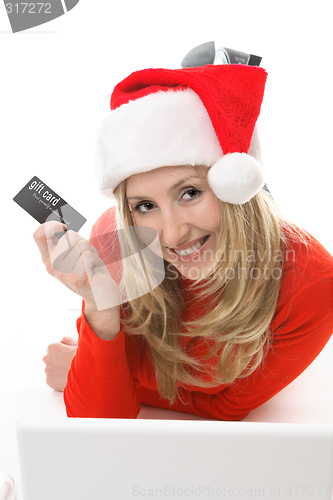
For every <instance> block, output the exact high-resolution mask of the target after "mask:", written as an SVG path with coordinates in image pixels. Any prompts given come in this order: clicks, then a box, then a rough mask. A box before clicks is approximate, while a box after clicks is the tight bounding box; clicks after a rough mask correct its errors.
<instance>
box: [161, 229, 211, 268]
mask: <svg viewBox="0 0 333 500" xmlns="http://www.w3.org/2000/svg"><path fill="white" fill-rule="evenodd" d="M204 238H206V241H205V242H204V243H203V244H202V245H201V247H199V248H198V249H197V250H196V251H195V252H193V253H191V254H190V255H179V254H178V253H176V252H175V250H174V249H173V248H169V249H168V252H169V254H170V253H171V254H172V256H175V257H176V258H177V260H179V261H180V262H190V261H191V260H193V258H194V257H197V256H198V255H200V254H201V253H202V252H203V251H204V250H205V248H206V246H207V241H208V240H209V239H210V235H207V236H204ZM201 239H202V238H201ZM198 241H200V240H197V242H198ZM193 244H195V243H193ZM191 246H193V245H191V244H190V245H189V244H187V245H183V247H184V250H185V249H186V248H191ZM177 250H178V248H177ZM179 250H181V249H179Z"/></svg>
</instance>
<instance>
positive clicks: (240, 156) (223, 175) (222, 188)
mask: <svg viewBox="0 0 333 500" xmlns="http://www.w3.org/2000/svg"><path fill="white" fill-rule="evenodd" d="M208 182H209V185H210V187H211V188H212V190H213V191H214V193H215V194H216V196H217V197H218V198H219V199H220V200H222V201H226V202H228V203H234V204H242V203H246V202H247V201H249V200H250V199H251V198H253V196H254V195H255V194H257V193H258V191H260V189H261V188H262V187H263V186H264V184H265V181H264V173H263V169H262V166H261V165H260V163H259V162H258V161H257V160H256V159H255V158H253V157H252V156H250V155H248V154H246V153H229V154H226V155H224V156H222V158H220V159H219V160H218V161H217V162H216V163H215V165H213V166H212V167H211V168H210V169H209V171H208Z"/></svg>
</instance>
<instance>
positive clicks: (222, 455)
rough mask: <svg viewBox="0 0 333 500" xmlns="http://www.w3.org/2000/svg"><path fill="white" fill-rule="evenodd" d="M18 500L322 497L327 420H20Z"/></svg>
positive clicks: (328, 451) (327, 468)
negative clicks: (19, 493) (19, 481)
mask: <svg viewBox="0 0 333 500" xmlns="http://www.w3.org/2000/svg"><path fill="white" fill-rule="evenodd" d="M17 439H18V449H19V458H20V468H21V480H22V491H23V500H113V499H115V500H134V499H135V498H138V499H140V500H143V499H146V498H153V499H167V498H172V499H173V500H175V499H176V500H177V499H184V498H191V499H193V498H198V499H200V500H208V499H209V500H211V499H212V498H213V499H215V498H222V499H229V500H230V499H234V498H238V499H240V498H246V499H248V498H251V499H265V500H268V499H269V500H272V499H274V498H277V499H283V500H285V499H291V500H296V499H297V500H300V499H302V500H304V499H308V500H313V499H316V500H331V499H332V485H333V424H323V425H319V424H282V423H276V424H275V423H256V422H224V421H204V420H160V419H159V420H151V419H146V420H145V419H137V420H135V419H134V420H132V419H84V418H82V419H76V418H69V419H67V418H57V419H50V420H45V419H43V420H38V419H21V420H19V421H18V422H17Z"/></svg>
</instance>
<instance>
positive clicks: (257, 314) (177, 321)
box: [115, 167, 286, 403]
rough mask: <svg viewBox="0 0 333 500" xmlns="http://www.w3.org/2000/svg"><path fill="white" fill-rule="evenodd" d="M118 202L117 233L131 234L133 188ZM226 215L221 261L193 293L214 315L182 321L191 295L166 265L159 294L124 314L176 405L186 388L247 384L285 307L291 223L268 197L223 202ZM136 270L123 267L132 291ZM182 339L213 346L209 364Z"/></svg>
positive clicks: (119, 193) (130, 305) (121, 192)
mask: <svg viewBox="0 0 333 500" xmlns="http://www.w3.org/2000/svg"><path fill="white" fill-rule="evenodd" d="M193 168H195V167H193ZM196 170H199V169H196ZM197 173H199V172H197ZM206 183H207V182H206ZM115 197H116V201H117V225H118V229H124V231H125V233H126V228H129V227H130V226H133V225H134V221H133V218H132V214H131V211H130V207H129V204H128V201H127V198H126V181H123V182H121V183H120V184H119V185H118V187H117V189H116V191H115ZM220 207H221V217H222V230H221V234H220V238H219V242H218V248H217V251H216V254H215V256H214V258H213V260H212V262H211V264H210V266H209V268H208V269H207V270H206V273H205V277H204V279H202V277H200V278H198V279H196V280H193V284H192V285H191V286H190V288H191V287H195V290H196V292H195V298H196V300H200V299H203V300H204V301H205V303H206V304H207V297H209V304H210V307H209V309H208V310H206V311H205V313H204V314H203V316H202V317H200V318H198V319H197V320H196V321H190V322H186V321H184V320H183V319H182V317H183V313H184V310H185V301H184V295H185V294H184V292H185V290H184V288H183V285H182V281H181V280H180V279H179V274H178V271H177V270H176V268H175V267H174V266H173V265H172V264H170V263H168V262H164V271H165V278H164V280H163V281H162V283H161V284H160V285H159V286H157V287H156V288H154V289H151V290H150V292H149V293H146V294H144V295H143V296H139V297H137V298H135V299H133V300H130V301H129V302H127V303H126V304H125V305H124V306H123V314H122V323H123V325H124V327H125V331H126V333H127V334H128V335H141V334H143V335H144V339H145V341H146V342H147V344H148V345H149V347H150V351H151V355H152V357H153V361H154V365H155V370H156V378H157V383H158V388H159V392H160V394H161V395H162V396H163V397H165V398H167V399H168V400H169V401H170V402H171V403H172V402H173V401H174V400H175V398H176V397H177V396H178V397H180V394H179V392H178V386H179V385H181V384H190V385H194V386H196V387H213V386H217V385H220V384H229V383H232V382H233V381H234V380H235V379H237V378H244V377H247V376H248V375H250V374H251V373H252V372H253V371H254V370H255V369H256V368H257V367H258V366H259V365H260V363H261V362H262V361H263V359H264V357H265V354H266V352H267V350H268V348H269V346H270V328H269V327H270V323H271V321H272V319H273V316H274V312H275V309H276V305H277V301H278V296H279V291H280V285H281V277H282V266H283V254H284V247H285V243H286V238H285V235H284V231H283V225H284V221H282V219H281V218H280V216H279V213H278V210H277V208H276V206H275V203H274V201H273V199H272V197H271V196H270V194H269V193H268V192H267V191H266V190H265V189H262V190H261V191H260V192H259V193H258V194H256V195H255V196H254V197H253V198H252V199H251V200H250V201H249V202H247V203H244V204H242V205H234V204H229V203H226V202H222V201H220ZM121 245H122V246H125V245H126V242H121ZM127 251H128V248H127V249H126V252H127ZM131 262H133V261H131V260H130V259H125V261H124V262H123V266H124V269H123V281H124V284H125V286H126V284H127V285H128V286H130V283H133V281H134V280H133V275H136V271H137V270H136V269H134V268H133V264H131ZM182 336H184V337H191V338H193V337H201V339H204V340H205V341H206V343H207V346H208V347H209V348H208V352H207V355H206V356H205V357H204V359H197V358H195V357H193V356H190V355H189V354H188V353H187V352H186V349H184V348H182V347H181V343H180V340H181V337H182ZM212 366H214V369H213V370H212Z"/></svg>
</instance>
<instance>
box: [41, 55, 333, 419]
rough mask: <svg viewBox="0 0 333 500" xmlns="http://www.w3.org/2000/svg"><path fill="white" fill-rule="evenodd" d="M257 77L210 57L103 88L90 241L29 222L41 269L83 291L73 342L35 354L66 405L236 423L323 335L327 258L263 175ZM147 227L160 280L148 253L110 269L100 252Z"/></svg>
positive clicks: (331, 296)
mask: <svg viewBox="0 0 333 500" xmlns="http://www.w3.org/2000/svg"><path fill="white" fill-rule="evenodd" d="M265 81H266V72H265V71H264V70H263V69H261V68H257V67H247V66H243V65H229V66H211V65H208V66H204V67H201V68H191V69H182V70H164V69H150V70H143V71H139V72H135V73H133V74H132V75H130V76H129V77H128V78H126V79H125V80H124V81H122V82H120V84H118V85H117V86H116V87H115V89H114V91H113V94H112V98H111V115H110V117H109V118H108V119H107V120H105V121H104V122H103V124H102V125H101V128H100V130H99V134H98V154H97V182H98V185H99V189H100V191H101V192H102V193H103V194H105V195H107V196H109V197H110V198H113V197H115V199H116V207H111V208H110V209H109V210H108V211H107V212H105V213H104V214H103V215H102V216H101V217H100V218H99V219H98V221H97V222H96V223H95V225H94V226H93V230H92V234H91V239H90V243H89V242H87V241H85V240H84V239H82V238H81V237H80V236H79V235H78V234H76V233H73V232H71V231H68V232H67V233H66V235H65V236H63V237H62V238H61V239H60V240H59V241H58V240H57V239H56V238H55V237H54V234H55V233H56V232H59V231H60V230H61V225H60V224H59V223H57V222H48V223H46V224H44V225H42V226H40V227H39V228H38V230H37V231H36V232H35V234H34V237H35V240H36V243H37V245H38V247H39V250H40V252H41V255H42V259H43V262H44V264H46V268H47V271H48V272H49V273H50V274H51V275H52V276H54V277H55V278H57V279H59V280H60V281H61V282H63V283H64V284H65V285H66V286H67V287H69V288H70V289H72V290H73V291H74V292H76V293H77V294H79V295H80V296H81V297H82V298H83V310H82V314H81V316H80V318H79V319H78V321H77V329H78V334H79V340H78V343H77V342H75V341H74V340H73V339H70V338H68V337H66V338H64V339H63V340H62V341H61V342H60V343H59V344H54V345H52V346H49V349H48V353H47V355H46V356H45V358H44V361H45V363H46V370H45V371H46V374H47V383H48V384H49V385H50V386H51V387H54V388H55V389H57V390H64V399H65V404H66V408H67V413H68V415H69V416H73V417H118V418H136V417H137V415H138V413H139V411H140V403H144V404H147V405H150V406H156V407H160V408H166V409H172V410H177V411H182V412H187V413H192V414H196V415H200V416H203V417H207V418H217V419H223V420H239V419H242V418H244V417H245V416H246V415H247V414H248V413H249V412H250V411H251V410H253V409H254V408H256V407H258V406H260V405H261V404H263V403H264V402H265V401H267V400H268V399H270V398H271V397H273V396H274V395H275V394H276V393H278V392H279V391H281V390H282V389H283V388H284V387H286V386H287V385H288V384H290V383H291V382H292V381H293V380H294V379H295V378H296V377H297V376H298V375H299V374H300V373H302V372H303V371H304V370H305V369H306V367H307V366H308V365H309V364H310V363H311V362H312V361H313V360H314V359H315V358H316V356H317V355H318V354H319V352H320V351H321V350H322V349H323V347H324V346H325V344H326V343H327V341H328V340H329V338H330V336H331V335H332V332H333V313H332V311H333V258H332V256H331V255H330V254H329V253H328V252H327V251H326V250H325V249H324V248H323V247H322V246H321V245H320V243H318V242H317V241H316V240H315V239H314V238H313V237H312V236H311V235H309V234H308V233H306V232H305V231H302V230H300V229H298V228H296V227H295V226H293V225H292V224H289V223H287V222H286V221H284V220H283V219H282V218H281V217H280V215H279V214H278V213H277V210H276V208H275V206H274V202H273V200H272V198H271V196H270V195H269V193H268V192H267V190H266V189H265V186H264V177H263V171H262V167H261V164H260V154H259V145H258V140H257V132H256V129H255V124H256V121H257V118H258V116H259V113H260V106H261V102H262V98H263V94H264V86H265ZM147 227H148V228H151V229H152V230H154V231H155V232H156V234H157V236H158V242H159V247H158V248H159V250H160V254H159V255H160V259H161V261H162V263H163V266H162V267H163V279H157V280H156V279H155V281H154V278H156V274H154V273H155V270H156V262H155V261H154V263H153V264H152V265H151V266H150V268H149V263H148V265H147V266H146V268H145V272H144V273H142V272H141V271H140V270H139V267H138V266H137V263H138V260H135V259H134V260H133V259H128V258H123V261H122V262H121V275H122V278H121V280H119V281H118V280H117V279H116V278H115V276H114V274H113V270H112V269H111V266H110V260H109V257H110V252H111V251H112V254H113V253H114V252H116V248H118V250H117V252H119V255H122V256H123V257H124V255H126V256H128V255H129V254H130V253H131V248H133V247H132V246H131V245H132V243H129V242H131V241H132V240H133V239H135V238H136V236H135V235H137V234H138V231H139V230H140V229H143V228H147ZM117 231H118V233H117ZM108 235H112V237H109V236H108ZM115 235H116V236H117V238H116V237H115ZM138 240H140V238H138ZM69 243H70V244H69ZM156 248H157V246H155V253H156V254H158V251H157V250H156ZM129 249H130V250H129ZM133 252H134V253H135V251H133ZM152 253H154V251H153V252H152ZM119 259H120V257H117V258H116V259H115V261H117V260H118V264H119V263H120V260H119ZM157 267H158V266H157ZM113 269H114V268H113ZM159 271H160V269H159ZM144 275H145V277H146V278H147V280H146V282H148V283H149V286H148V288H149V290H144V287H143V288H142V286H141V284H142V282H144V280H143V276H144ZM146 275H147V276H146ZM149 276H150V278H152V279H150V278H149ZM118 285H119V286H118ZM124 297H126V298H127V300H124Z"/></svg>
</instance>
